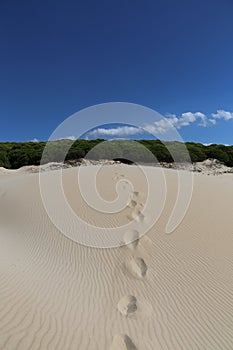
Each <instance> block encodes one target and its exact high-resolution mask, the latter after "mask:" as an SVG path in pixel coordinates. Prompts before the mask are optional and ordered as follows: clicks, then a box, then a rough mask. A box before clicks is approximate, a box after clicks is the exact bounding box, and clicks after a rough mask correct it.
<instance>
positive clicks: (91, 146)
mask: <svg viewBox="0 0 233 350" xmlns="http://www.w3.org/2000/svg"><path fill="white" fill-rule="evenodd" d="M104 141H105V140H103V139H97V140H90V141H87V140H76V141H71V140H59V141H50V142H48V143H46V142H21V143H16V142H6V143H0V167H5V168H8V169H17V168H19V167H21V166H25V165H39V164H40V163H41V157H42V154H43V152H44V154H43V163H48V162H60V161H63V160H64V159H63V154H66V158H65V161H74V160H78V159H80V158H83V157H86V158H89V159H111V158H125V159H129V160H133V161H134V162H145V163H152V162H154V161H155V160H154V156H155V157H156V159H157V160H158V161H159V162H169V163H171V162H173V159H176V161H178V162H186V161H189V157H190V159H191V161H192V162H201V161H203V160H205V159H207V158H215V159H217V160H219V161H221V162H223V163H224V164H225V165H227V166H229V167H233V146H224V145H217V144H212V145H209V146H204V145H202V144H201V143H194V142H187V143H186V144H185V145H186V147H187V149H188V152H189V155H188V153H187V152H185V148H184V145H183V144H182V143H180V142H162V141H160V140H140V141H138V142H136V141H126V140H115V141H105V142H104ZM102 142H104V143H102ZM101 143H102V144H101ZM46 145H48V146H47V147H45V146H46ZM106 145H107V147H106ZM95 146H97V147H95ZM113 155H114V157H113Z"/></svg>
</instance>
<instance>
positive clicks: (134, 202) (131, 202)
mask: <svg viewBox="0 0 233 350" xmlns="http://www.w3.org/2000/svg"><path fill="white" fill-rule="evenodd" d="M137 204H138V203H137V202H136V201H135V200H133V199H132V200H131V201H130V202H129V204H128V207H130V208H135V207H136V206H137Z"/></svg>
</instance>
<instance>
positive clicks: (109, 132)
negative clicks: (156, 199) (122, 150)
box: [86, 126, 144, 139]
mask: <svg viewBox="0 0 233 350" xmlns="http://www.w3.org/2000/svg"><path fill="white" fill-rule="evenodd" d="M143 132H144V130H143V129H140V128H137V127H135V126H119V127H116V128H110V129H106V128H97V129H95V130H92V131H90V132H88V133H87V135H86V138H87V139H88V138H90V137H91V138H93V137H94V138H98V137H105V136H107V137H127V136H132V135H135V134H141V133H143Z"/></svg>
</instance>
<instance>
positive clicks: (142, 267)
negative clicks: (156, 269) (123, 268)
mask: <svg viewBox="0 0 233 350" xmlns="http://www.w3.org/2000/svg"><path fill="white" fill-rule="evenodd" d="M129 268H130V270H131V273H132V274H133V275H135V276H137V277H139V278H142V277H145V276H146V273H147V265H146V263H145V261H144V260H143V259H142V258H139V257H136V258H134V257H132V258H131V259H130V262H129Z"/></svg>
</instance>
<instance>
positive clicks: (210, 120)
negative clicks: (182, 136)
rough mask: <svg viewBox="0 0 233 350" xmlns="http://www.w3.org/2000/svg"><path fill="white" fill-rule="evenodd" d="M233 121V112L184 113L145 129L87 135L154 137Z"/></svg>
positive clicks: (125, 128)
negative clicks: (182, 129) (189, 128)
mask: <svg viewBox="0 0 233 350" xmlns="http://www.w3.org/2000/svg"><path fill="white" fill-rule="evenodd" d="M218 119H219V120H220V119H223V120H226V121H227V120H230V119H233V112H227V111H224V110H217V112H216V113H212V114H211V116H209V117H208V116H207V115H206V114H204V113H202V112H184V113H182V114H181V115H180V116H177V115H176V114H167V115H166V117H165V118H162V119H160V120H158V121H155V122H154V123H153V124H145V125H142V128H143V129H140V128H137V127H135V126H120V127H115V128H110V129H107V128H103V127H101V128H97V129H95V130H92V131H90V132H88V133H87V135H86V139H89V138H98V137H103V138H105V137H107V138H127V137H129V136H133V135H136V134H143V133H144V132H145V131H147V132H148V133H151V134H153V135H156V134H166V133H167V132H169V131H171V130H172V128H176V129H181V128H183V127H185V126H190V125H192V124H195V123H196V125H198V126H200V127H207V126H213V125H216V124H217V120H218Z"/></svg>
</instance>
